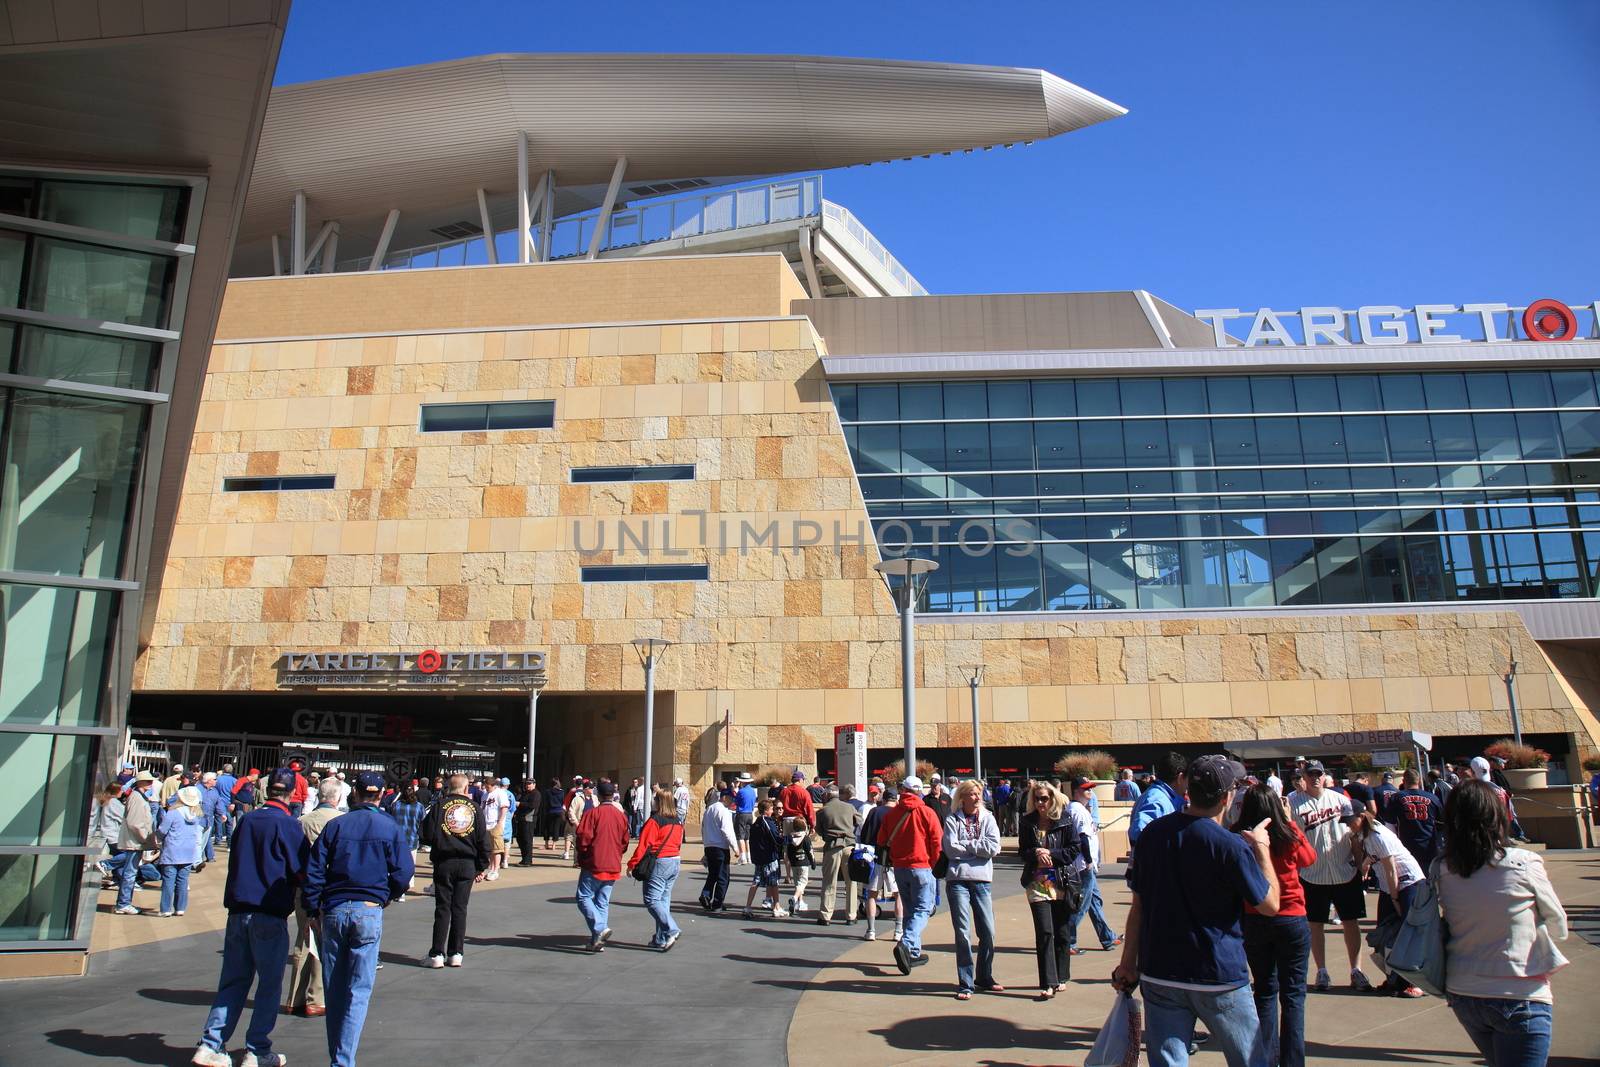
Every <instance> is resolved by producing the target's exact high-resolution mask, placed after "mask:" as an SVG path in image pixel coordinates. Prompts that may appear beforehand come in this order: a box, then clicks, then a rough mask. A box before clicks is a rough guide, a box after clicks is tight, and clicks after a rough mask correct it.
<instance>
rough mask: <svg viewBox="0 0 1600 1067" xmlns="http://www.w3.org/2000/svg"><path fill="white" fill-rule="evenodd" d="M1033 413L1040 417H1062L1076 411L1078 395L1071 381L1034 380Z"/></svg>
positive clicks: (1074, 413) (1073, 413)
mask: <svg viewBox="0 0 1600 1067" xmlns="http://www.w3.org/2000/svg"><path fill="white" fill-rule="evenodd" d="M1033 413H1034V414H1035V415H1037V416H1039V417H1041V418H1062V417H1065V416H1068V415H1076V414H1077V413H1078V395H1077V391H1076V390H1075V389H1074V387H1073V383H1071V382H1062V381H1053V382H1034V383H1033Z"/></svg>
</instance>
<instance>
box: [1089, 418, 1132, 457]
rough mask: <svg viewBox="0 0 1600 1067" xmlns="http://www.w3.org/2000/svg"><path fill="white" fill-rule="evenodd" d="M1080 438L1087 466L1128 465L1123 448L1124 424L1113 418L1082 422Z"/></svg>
mask: <svg viewBox="0 0 1600 1067" xmlns="http://www.w3.org/2000/svg"><path fill="white" fill-rule="evenodd" d="M1078 438H1079V442H1080V444H1081V446H1082V449H1083V465H1084V466H1085V467H1123V466H1126V465H1127V464H1126V462H1125V461H1124V456H1123V448H1122V424H1121V423H1118V422H1114V421H1111V420H1106V421H1096V422H1081V423H1079V424H1078Z"/></svg>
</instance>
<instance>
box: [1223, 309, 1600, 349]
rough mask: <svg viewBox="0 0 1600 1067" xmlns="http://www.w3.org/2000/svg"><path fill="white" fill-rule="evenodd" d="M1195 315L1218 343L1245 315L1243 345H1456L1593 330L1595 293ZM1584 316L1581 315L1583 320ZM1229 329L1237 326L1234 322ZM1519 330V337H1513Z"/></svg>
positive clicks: (1572, 336)
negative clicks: (1590, 296)
mask: <svg viewBox="0 0 1600 1067" xmlns="http://www.w3.org/2000/svg"><path fill="white" fill-rule="evenodd" d="M1194 315H1195V318H1197V319H1200V320H1202V321H1204V322H1208V323H1210V324H1211V332H1212V336H1213V337H1214V338H1215V340H1216V344H1217V347H1218V348H1227V347H1231V346H1233V345H1234V344H1236V343H1237V342H1236V341H1235V339H1234V338H1233V337H1230V336H1229V334H1228V330H1229V324H1230V323H1233V322H1235V320H1239V319H1248V320H1249V323H1250V325H1249V327H1248V330H1247V331H1246V332H1245V337H1244V344H1245V347H1247V348H1248V347H1254V346H1256V345H1300V344H1305V345H1353V344H1360V345H1405V344H1413V343H1415V344H1424V345H1458V344H1468V343H1471V342H1479V343H1483V342H1488V343H1490V344H1494V343H1496V342H1503V341H1523V340H1527V341H1575V340H1578V339H1580V338H1582V337H1600V300H1596V301H1594V302H1593V303H1589V304H1577V305H1574V304H1564V303H1562V302H1561V301H1560V300H1549V299H1545V300H1535V301H1534V302H1533V303H1531V304H1529V305H1527V306H1526V307H1516V306H1513V305H1511V304H1418V305H1416V306H1415V307H1411V308H1402V307H1394V306H1391V305H1387V304H1375V305H1370V306H1367V307H1359V308H1355V309H1353V310H1351V309H1347V308H1337V307H1303V308H1300V309H1299V310H1298V311H1276V310H1274V309H1272V308H1258V309H1257V310H1255V311H1241V310H1239V309H1238V308H1202V309H1200V310H1197V311H1196V312H1195V313H1194ZM1582 320H1587V321H1582ZM1235 328H1236V329H1237V328H1238V327H1235ZM1519 334H1520V336H1519Z"/></svg>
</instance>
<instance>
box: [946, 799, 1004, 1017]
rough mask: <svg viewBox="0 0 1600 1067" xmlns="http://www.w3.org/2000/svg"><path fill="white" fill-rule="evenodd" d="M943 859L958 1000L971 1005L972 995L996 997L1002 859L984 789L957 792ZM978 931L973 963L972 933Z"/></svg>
mask: <svg viewBox="0 0 1600 1067" xmlns="http://www.w3.org/2000/svg"><path fill="white" fill-rule="evenodd" d="M944 855H945V859H946V860H947V861H949V864H950V869H949V871H948V872H946V874H945V883H944V884H945V891H946V893H947V894H948V895H949V897H950V925H951V926H953V927H954V928H955V934H956V986H957V988H956V999H957V1000H971V999H972V991H973V989H982V990H984V991H986V992H990V993H998V992H1001V991H1003V990H1004V989H1005V986H1002V985H1001V984H1000V983H998V982H996V981H995V980H994V905H993V904H992V903H991V901H990V890H991V888H992V886H993V883H994V858H995V857H996V856H998V855H1000V825H999V824H998V823H996V822H995V820H994V816H993V815H992V814H990V813H989V810H988V809H987V808H985V807H984V806H983V786H982V785H980V784H979V783H978V782H977V781H976V780H975V779H971V778H969V779H967V780H966V781H964V782H962V783H961V784H960V785H958V786H956V795H955V804H954V806H953V807H952V809H951V812H950V814H949V815H948V816H946V818H945V820H944ZM974 928H976V929H977V933H978V951H977V959H976V961H974V959H973V951H972V931H973V929H974Z"/></svg>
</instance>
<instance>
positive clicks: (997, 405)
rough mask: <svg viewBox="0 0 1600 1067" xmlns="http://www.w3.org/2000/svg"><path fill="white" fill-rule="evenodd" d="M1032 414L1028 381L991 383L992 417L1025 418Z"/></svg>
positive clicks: (990, 408) (990, 411)
mask: <svg viewBox="0 0 1600 1067" xmlns="http://www.w3.org/2000/svg"><path fill="white" fill-rule="evenodd" d="M1032 414H1033V412H1032V410H1030V406H1029V403H1028V383H1027V382H990V383H989V417H990V418H991V419H1025V418H1027V417H1028V416H1030V415H1032Z"/></svg>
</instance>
